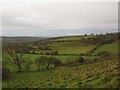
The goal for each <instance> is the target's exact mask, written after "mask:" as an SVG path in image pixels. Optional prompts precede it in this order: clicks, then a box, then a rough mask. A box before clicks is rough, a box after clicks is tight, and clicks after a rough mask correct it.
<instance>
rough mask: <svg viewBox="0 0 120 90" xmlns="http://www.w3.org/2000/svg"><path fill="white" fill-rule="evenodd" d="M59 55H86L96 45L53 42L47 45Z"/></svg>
mask: <svg viewBox="0 0 120 90" xmlns="http://www.w3.org/2000/svg"><path fill="white" fill-rule="evenodd" d="M49 46H52V47H54V48H55V50H57V51H58V52H59V53H60V54H81V53H87V52H89V51H90V50H91V49H92V48H94V47H95V46H96V45H94V44H88V43H82V42H53V43H52V44H49Z"/></svg>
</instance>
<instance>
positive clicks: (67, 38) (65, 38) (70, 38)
mask: <svg viewBox="0 0 120 90" xmlns="http://www.w3.org/2000/svg"><path fill="white" fill-rule="evenodd" d="M89 37H93V36H90V35H87V36H83V35H82V36H64V37H58V38H53V39H51V40H80V39H81V38H89Z"/></svg>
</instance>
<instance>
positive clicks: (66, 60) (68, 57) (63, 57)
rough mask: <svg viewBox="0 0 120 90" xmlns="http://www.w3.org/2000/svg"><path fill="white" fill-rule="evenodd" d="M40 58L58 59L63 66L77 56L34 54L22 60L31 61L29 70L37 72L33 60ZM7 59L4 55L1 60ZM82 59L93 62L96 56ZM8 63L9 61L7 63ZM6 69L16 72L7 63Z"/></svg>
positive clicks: (11, 64) (15, 69)
mask: <svg viewBox="0 0 120 90" xmlns="http://www.w3.org/2000/svg"><path fill="white" fill-rule="evenodd" d="M41 56H46V57H56V58H57V59H59V60H60V61H61V62H62V63H63V64H64V63H66V62H73V61H75V60H76V59H78V58H79V56H75V55H71V56H67V55H62V56H59V55H58V56H57V55H52V56H51V55H36V54H25V55H24V56H23V59H24V60H32V61H33V65H32V66H31V70H33V71H34V70H37V65H35V60H36V59H37V58H39V57H41ZM7 57H9V56H6V55H3V60H6V58H7ZM83 58H84V61H88V60H89V61H93V60H94V58H98V56H83ZM8 62H9V61H8ZM7 67H8V68H9V70H11V71H15V72H16V71H17V68H16V66H15V65H14V64H13V63H11V62H9V63H8V64H7ZM23 70H24V64H23Z"/></svg>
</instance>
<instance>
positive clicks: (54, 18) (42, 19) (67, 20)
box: [2, 2, 118, 36]
mask: <svg viewBox="0 0 120 90" xmlns="http://www.w3.org/2000/svg"><path fill="white" fill-rule="evenodd" d="M117 20H118V5H117V2H109V3H108V2H99V3H98V2H43V3H16V4H14V3H8V4H4V6H3V13H2V25H3V35H38V34H39V36H51V35H53V36H56V33H54V32H56V31H55V30H57V32H58V33H59V34H60V35H63V33H64V34H66V33H69V32H70V31H71V30H80V31H79V33H80V34H82V33H90V32H91V33H92V32H94V31H95V33H97V32H104V31H106V32H109V31H111V30H114V31H116V30H117ZM91 28H92V29H93V31H92V30H91ZM94 29H96V30H94ZM61 30H62V33H61ZM66 30H67V32H66ZM83 30H85V31H83ZM98 30H101V31H98ZM50 31H51V32H52V33H53V34H46V33H47V32H50ZM53 31H54V32H53ZM79 33H78V34H79ZM73 34H74V33H73ZM57 35H58V34H57Z"/></svg>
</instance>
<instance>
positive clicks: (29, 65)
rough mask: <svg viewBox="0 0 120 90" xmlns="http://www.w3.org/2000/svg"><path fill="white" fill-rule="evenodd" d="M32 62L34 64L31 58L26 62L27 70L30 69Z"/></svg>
mask: <svg viewBox="0 0 120 90" xmlns="http://www.w3.org/2000/svg"><path fill="white" fill-rule="evenodd" d="M32 64H33V62H32V61H31V60H27V61H26V62H25V69H26V71H30V69H31V65H32Z"/></svg>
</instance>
